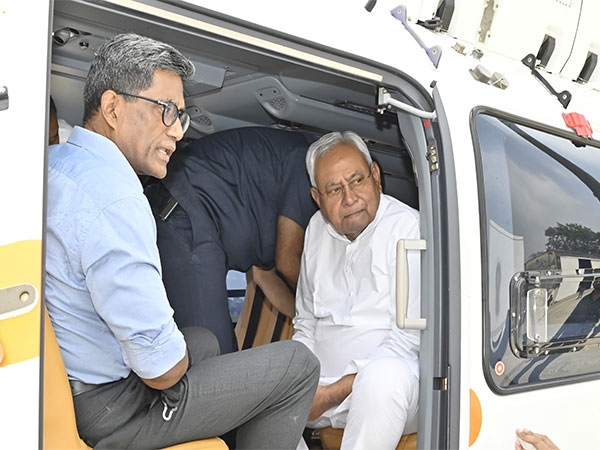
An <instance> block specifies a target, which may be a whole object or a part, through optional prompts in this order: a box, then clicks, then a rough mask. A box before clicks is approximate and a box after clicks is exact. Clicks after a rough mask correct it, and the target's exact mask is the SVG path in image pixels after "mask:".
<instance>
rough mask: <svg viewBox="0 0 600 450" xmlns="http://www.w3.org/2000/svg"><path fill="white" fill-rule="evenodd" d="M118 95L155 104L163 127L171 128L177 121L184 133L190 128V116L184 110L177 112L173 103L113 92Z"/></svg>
mask: <svg viewBox="0 0 600 450" xmlns="http://www.w3.org/2000/svg"><path fill="white" fill-rule="evenodd" d="M115 92H116V93H117V94H118V95H123V96H126V97H134V98H141V99H142V100H146V101H148V102H152V103H156V104H157V105H160V106H162V108H163V112H162V121H163V123H164V124H165V127H171V126H173V124H174V123H175V121H176V120H177V119H179V122H180V123H181V129H182V130H183V132H184V133H185V132H186V131H187V129H188V127H189V126H190V115H189V114H188V113H186V112H185V111H184V110H179V108H178V107H177V105H176V104H175V103H173V102H163V101H162V100H156V99H154V98H149V97H144V96H143V95H136V94H128V93H127V92H118V91H115Z"/></svg>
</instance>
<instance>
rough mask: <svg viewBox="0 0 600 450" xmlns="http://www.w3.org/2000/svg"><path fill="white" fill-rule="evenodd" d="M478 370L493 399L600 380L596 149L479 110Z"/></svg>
mask: <svg viewBox="0 0 600 450" xmlns="http://www.w3.org/2000/svg"><path fill="white" fill-rule="evenodd" d="M472 129H473V135H474V140H475V148H477V149H478V152H477V155H476V157H477V158H476V159H477V166H478V179H479V188H480V205H481V208H480V214H481V228H482V233H483V239H482V259H483V261H482V267H483V273H482V280H483V292H482V294H483V295H482V298H483V313H484V318H483V323H484V343H483V344H484V367H485V370H486V378H487V380H488V383H489V384H490V386H491V387H492V388H493V389H494V390H496V391H497V392H499V393H508V392H512V391H516V390H521V389H524V388H535V387H540V386H547V385H552V384H556V383H558V382H563V381H565V380H566V379H569V381H575V380H577V379H588V378H591V377H598V375H599V374H600V183H599V181H598V180H600V148H599V147H598V146H599V143H598V142H597V141H593V140H589V139H587V140H584V139H580V138H578V137H577V136H576V135H574V134H573V135H571V134H568V133H565V132H562V131H559V130H553V129H550V128H549V127H544V126H542V125H540V124H535V123H532V122H529V121H525V120H523V119H517V118H515V117H511V116H508V115H504V114H500V113H497V112H490V111H484V110H480V111H477V112H475V113H474V115H473V122H472Z"/></svg>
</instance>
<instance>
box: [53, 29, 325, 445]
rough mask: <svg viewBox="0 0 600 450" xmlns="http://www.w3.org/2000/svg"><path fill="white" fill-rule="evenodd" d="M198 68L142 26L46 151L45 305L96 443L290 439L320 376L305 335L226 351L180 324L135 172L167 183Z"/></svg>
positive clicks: (101, 69)
mask: <svg viewBox="0 0 600 450" xmlns="http://www.w3.org/2000/svg"><path fill="white" fill-rule="evenodd" d="M193 72H194V69H193V65H192V64H191V63H190V62H189V61H188V60H187V59H186V58H185V57H184V56H183V55H181V54H180V53H179V52H178V51H177V50H175V49H174V48H172V47H170V46H168V45H166V44H163V43H160V42H157V41H154V40H151V39H148V38H144V37H141V36H138V35H135V34H124V35H118V36H116V37H115V38H113V39H112V40H110V41H108V42H107V43H105V44H104V45H102V46H101V47H100V48H99V49H98V50H97V55H96V58H95V60H94V62H93V64H92V67H91V68H90V72H89V74H88V78H87V81H86V85H85V89H84V106H85V110H84V118H83V122H84V127H75V129H74V130H73V132H72V134H71V136H70V138H69V140H68V142H67V143H65V144H61V145H56V146H52V147H51V148H50V150H49V167H48V211H47V240H46V257H47V259H46V284H45V297H46V299H47V302H46V304H47V308H48V312H49V315H50V319H51V321H52V324H53V327H54V329H55V332H56V335H57V339H58V342H59V346H60V348H61V352H62V355H63V358H64V360H65V365H66V367H67V373H68V376H69V380H70V383H71V389H72V392H73V397H74V403H75V412H76V418H77V426H78V430H79V433H80V435H81V437H82V438H83V439H84V440H85V441H86V443H87V444H88V445H90V446H93V447H94V448H99V449H100V448H160V447H165V446H169V445H174V444H178V443H182V442H187V441H191V440H196V439H202V438H207V437H211V436H216V435H222V434H225V433H227V432H229V431H230V430H233V429H238V433H237V443H238V447H239V448H290V449H291V448H295V446H296V443H297V442H298V439H299V438H300V436H301V434H302V431H303V429H304V424H305V422H306V418H307V416H308V411H309V409H310V405H311V402H312V398H313V395H314V391H315V389H316V383H317V379H318V372H319V365H318V361H317V360H316V359H315V358H314V357H313V356H312V355H311V354H310V352H308V351H307V349H306V348H305V347H304V346H303V345H302V344H297V343H293V342H291V341H290V342H281V343H276V344H272V345H268V346H263V347H260V348H256V349H253V350H249V351H245V352H240V353H236V354H235V355H228V356H220V357H215V356H216V355H218V344H217V340H216V338H215V337H214V335H212V334H211V333H210V332H209V331H208V330H205V329H202V328H189V329H183V330H179V329H178V328H177V326H176V324H175V322H174V320H173V310H172V309H171V307H170V305H169V302H168V299H167V296H166V294H165V289H164V287H163V284H162V280H161V265H160V259H159V255H158V250H157V247H156V228H155V222H154V219H153V217H152V212H151V210H150V207H149V205H148V201H147V200H146V197H145V196H144V194H143V192H142V185H141V183H140V180H139V178H138V176H139V175H151V176H154V177H156V178H163V177H164V176H165V175H166V171H167V163H168V162H169V158H170V156H171V154H172V153H173V152H174V151H175V143H176V142H177V141H179V140H180V139H181V138H182V137H183V134H184V133H185V131H186V129H187V127H188V125H189V121H190V119H189V116H188V115H187V114H186V113H185V111H183V108H184V97H183V81H184V80H188V79H190V78H191V77H192V75H193Z"/></svg>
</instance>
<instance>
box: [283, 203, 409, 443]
mask: <svg viewBox="0 0 600 450" xmlns="http://www.w3.org/2000/svg"><path fill="white" fill-rule="evenodd" d="M419 237H420V232H419V214H418V212H417V211H416V210H414V209H413V208H410V207H409V206H407V205H405V204H404V203H402V202H400V201H398V200H396V199H395V198H392V197H389V196H387V195H384V194H382V195H381V201H380V204H379V208H378V210H377V213H376V216H375V219H374V220H373V222H371V223H370V224H369V225H368V226H367V228H365V230H364V231H363V232H362V233H361V234H360V235H359V236H358V237H357V238H356V239H355V240H354V241H350V240H349V239H348V238H347V237H346V236H344V235H340V234H339V233H337V232H336V231H335V230H334V229H333V227H332V226H331V225H330V224H328V223H327V222H326V221H325V219H324V217H323V216H322V214H321V212H320V211H319V212H317V213H316V214H315V215H314V216H313V217H312V219H311V221H310V223H309V226H308V228H307V230H306V237H305V244H304V251H303V256H302V265H301V270H300V278H299V282H298V289H297V294H296V316H295V318H294V336H293V339H295V340H298V341H301V342H303V343H304V344H305V345H307V346H308V347H309V348H310V349H311V350H312V351H313V352H314V353H315V354H316V355H317V357H318V358H319V360H320V362H321V384H329V383H332V382H334V381H336V380H338V379H339V378H341V377H342V376H344V375H346V374H350V373H359V374H360V371H361V369H363V368H364V367H366V366H367V365H369V364H370V363H372V362H373V361H375V360H382V361H383V360H387V359H389V358H392V359H394V358H397V359H400V360H402V361H403V362H404V363H405V364H403V367H405V368H406V372H407V374H409V375H412V377H410V376H409V377H410V378H413V377H414V379H413V380H412V381H411V382H410V385H411V386H413V387H411V389H410V390H411V396H413V397H415V398H416V395H417V394H416V393H414V392H412V390H414V389H417V391H418V373H419V361H418V358H419V337H420V334H419V331H415V330H400V329H399V328H398V327H397V326H396V276H395V275H396V243H397V242H398V240H399V239H419ZM408 268H409V301H408V317H419V313H420V254H419V252H418V251H409V253H408ZM398 382H400V383H402V380H398ZM375 383H377V381H375ZM383 385H385V383H383ZM355 388H356V382H355ZM353 394H354V392H353ZM353 394H352V395H353ZM413 394H414V395H413ZM352 395H351V397H352ZM350 400H351V399H350V397H349V398H348V399H346V401H345V402H344V403H342V405H340V406H339V407H338V408H332V409H331V410H329V411H327V412H326V413H325V414H324V418H325V419H327V420H325V421H317V422H315V424H314V426H316V427H320V426H327V425H329V424H331V425H332V426H334V427H344V426H345V424H346V422H345V419H346V415H347V413H348V409H349V408H350V404H351V401H350ZM361 408H362V406H361ZM409 419H410V418H409ZM347 431H348V430H346V432H347ZM411 431H414V430H411ZM346 432H345V434H346Z"/></svg>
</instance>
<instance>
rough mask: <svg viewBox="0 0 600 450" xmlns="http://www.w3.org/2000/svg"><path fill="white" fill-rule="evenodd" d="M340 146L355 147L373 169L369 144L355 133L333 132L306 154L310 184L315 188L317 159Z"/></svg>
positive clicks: (318, 141)
mask: <svg viewBox="0 0 600 450" xmlns="http://www.w3.org/2000/svg"><path fill="white" fill-rule="evenodd" d="M339 144H347V145H350V146H352V147H355V148H356V149H357V150H359V151H360V152H361V153H362V154H363V156H364V157H365V160H366V161H367V164H368V165H369V167H371V164H372V163H373V159H372V158H371V154H370V153H369V149H368V147H367V144H365V142H364V141H363V140H362V138H361V137H360V136H359V135H358V134H356V133H355V132H354V131H344V132H342V133H340V132H339V131H332V132H331V133H327V134H325V135H323V136H321V137H320V138H319V139H318V140H317V141H315V142H313V143H312V144H311V146H310V147H308V151H307V153H306V170H307V171H308V176H309V177H310V184H311V185H312V186H313V187H317V183H316V181H315V163H316V162H317V159H319V158H320V157H321V156H323V153H326V152H328V151H329V150H331V149H332V148H333V147H335V146H337V145H339Z"/></svg>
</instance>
